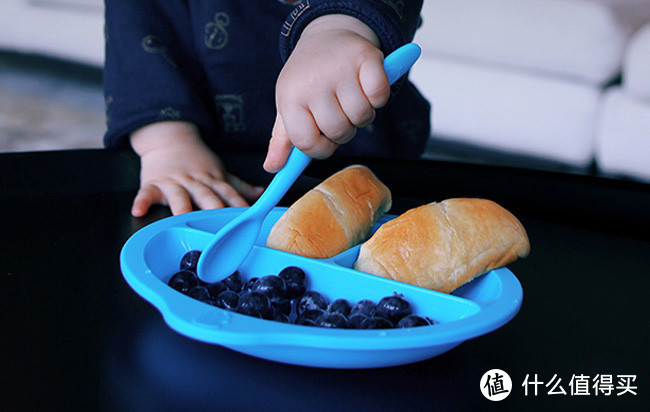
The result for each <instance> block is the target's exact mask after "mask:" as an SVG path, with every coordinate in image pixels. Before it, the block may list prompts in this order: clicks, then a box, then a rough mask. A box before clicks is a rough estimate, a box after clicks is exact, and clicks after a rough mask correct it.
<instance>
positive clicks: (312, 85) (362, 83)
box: [264, 15, 390, 172]
mask: <svg viewBox="0 0 650 412" xmlns="http://www.w3.org/2000/svg"><path fill="white" fill-rule="evenodd" d="M383 59H384V56H383V54H382V52H381V50H380V49H379V40H378V39H377V36H376V35H375V34H374V32H373V31H372V30H371V29H370V28H369V27H368V26H366V25H365V24H364V23H362V22H361V21H359V20H357V19H355V18H353V17H350V16H345V15H326V16H323V17H319V18H318V19H315V20H314V21H313V22H311V23H310V24H309V25H308V26H307V27H306V28H305V30H304V31H303V33H302V35H301V37H300V40H299V41H298V43H297V45H296V47H295V49H294V50H293V52H292V53H291V56H290V57H289V59H288V60H287V62H286V64H285V65H284V67H283V69H282V72H281V73H280V75H279V77H278V81H277V85H276V106H277V116H276V120H275V125H274V126H273V132H272V136H271V141H270V142H269V150H268V153H267V155H266V160H265V161H264V169H266V170H267V171H269V172H276V171H278V170H279V169H281V168H282V166H284V163H285V162H286V160H287V157H288V156H289V152H290V151H291V148H292V146H295V147H297V148H298V149H300V150H301V151H302V152H304V153H305V154H306V155H308V156H310V157H313V158H316V159H324V158H327V157H329V156H330V155H331V154H332V153H334V150H336V148H337V147H338V146H339V145H341V144H344V143H347V142H349V141H350V140H351V139H352V138H353V137H354V135H355V133H356V129H357V128H358V127H365V126H368V125H370V124H371V123H372V121H373V120H374V118H375V109H378V108H380V107H382V106H383V105H385V104H386V102H387V101H388V98H389V96H390V85H389V83H388V78H387V77H386V73H385V72H384V68H383Z"/></svg>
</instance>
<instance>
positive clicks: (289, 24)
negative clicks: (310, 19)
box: [280, 0, 309, 37]
mask: <svg viewBox="0 0 650 412" xmlns="http://www.w3.org/2000/svg"><path fill="white" fill-rule="evenodd" d="M308 8H309V0H304V1H301V2H300V3H299V4H298V5H297V6H296V8H295V9H293V10H292V11H291V13H290V14H289V17H287V20H285V22H284V23H283V24H282V30H280V34H282V35H283V36H284V37H289V34H290V33H291V29H292V28H293V24H294V23H295V22H296V20H297V19H298V17H300V15H301V14H302V13H304V12H305V10H307V9H308Z"/></svg>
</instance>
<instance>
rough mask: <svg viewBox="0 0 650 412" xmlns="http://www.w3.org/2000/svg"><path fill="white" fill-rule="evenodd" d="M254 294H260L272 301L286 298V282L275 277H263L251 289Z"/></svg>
mask: <svg viewBox="0 0 650 412" xmlns="http://www.w3.org/2000/svg"><path fill="white" fill-rule="evenodd" d="M251 291H253V292H259V293H261V294H264V295H266V296H268V298H269V299H271V300H277V299H280V298H284V296H285V294H286V291H287V288H286V286H285V285H284V280H282V278H281V277H279V276H275V275H268V276H262V277H261V278H259V279H257V281H256V282H255V283H254V284H253V287H252V289H251Z"/></svg>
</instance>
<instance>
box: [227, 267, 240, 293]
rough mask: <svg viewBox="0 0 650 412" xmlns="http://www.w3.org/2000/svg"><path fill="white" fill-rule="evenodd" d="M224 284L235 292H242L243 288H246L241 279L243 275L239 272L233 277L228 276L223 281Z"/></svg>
mask: <svg viewBox="0 0 650 412" xmlns="http://www.w3.org/2000/svg"><path fill="white" fill-rule="evenodd" d="M222 282H223V284H224V285H226V287H227V288H228V289H230V290H232V291H233V292H239V291H241V288H242V286H244V281H243V280H242V278H241V274H240V273H239V271H238V270H236V271H235V273H233V274H232V275H230V276H228V277H227V278H225V279H224V280H222Z"/></svg>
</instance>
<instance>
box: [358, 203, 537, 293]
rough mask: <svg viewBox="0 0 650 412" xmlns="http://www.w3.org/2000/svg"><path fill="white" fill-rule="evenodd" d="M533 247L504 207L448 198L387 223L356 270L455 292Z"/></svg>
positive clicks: (366, 245)
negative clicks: (476, 277) (463, 285)
mask: <svg viewBox="0 0 650 412" xmlns="http://www.w3.org/2000/svg"><path fill="white" fill-rule="evenodd" d="M529 251H530V243H529V241H528V236H527V235H526V231H525V229H524V227H523V226H522V225H521V223H520V222H519V220H517V218H516V217H514V216H513V215H512V214H511V213H510V212H508V211H507V210H505V209H504V208H503V207H501V206H499V205H498V204H496V203H494V202H492V201H489V200H485V199H465V198H459V199H448V200H445V201H442V202H440V203H430V204H427V205H424V206H420V207H417V208H414V209H411V210H409V211H407V212H406V213H404V214H402V215H401V216H399V217H397V218H395V219H393V220H391V221H389V222H386V223H384V224H383V225H382V226H381V227H380V228H379V229H378V230H377V231H376V232H375V234H374V235H373V236H372V237H371V238H370V239H369V240H368V241H367V242H366V243H364V244H363V245H362V246H361V248H360V252H359V257H358V259H357V261H356V263H355V265H354V268H355V269H356V270H359V271H361V272H366V273H370V274H373V275H378V276H382V277H385V278H389V279H394V280H397V281H400V282H405V283H409V284H412V285H416V286H421V287H424V288H427V289H433V290H437V291H440V292H444V293H450V292H451V291H453V290H454V289H456V288H457V287H459V286H461V285H462V284H464V283H466V282H468V281H470V280H472V279H473V278H474V277H475V276H478V275H481V274H483V273H486V272H489V271H490V270H492V269H495V268H498V267H501V266H505V265H507V264H508V263H511V262H513V261H515V260H516V259H517V258H518V257H521V258H523V257H526V256H527V255H528V252H529Z"/></svg>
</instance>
